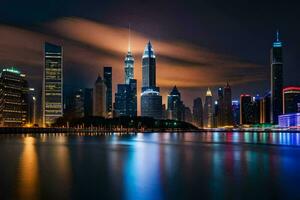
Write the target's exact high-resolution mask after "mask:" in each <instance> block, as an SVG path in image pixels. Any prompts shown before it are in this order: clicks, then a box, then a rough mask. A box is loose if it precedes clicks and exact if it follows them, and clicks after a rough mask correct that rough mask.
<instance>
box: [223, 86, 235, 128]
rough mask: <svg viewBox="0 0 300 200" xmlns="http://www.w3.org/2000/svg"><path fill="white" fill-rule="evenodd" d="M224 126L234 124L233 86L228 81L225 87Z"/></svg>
mask: <svg viewBox="0 0 300 200" xmlns="http://www.w3.org/2000/svg"><path fill="white" fill-rule="evenodd" d="M222 107H223V108H222V110H223V112H222V113H223V126H232V125H233V123H232V98H231V87H230V85H229V84H228V82H227V85H226V86H225V87H224V100H223V106H222Z"/></svg>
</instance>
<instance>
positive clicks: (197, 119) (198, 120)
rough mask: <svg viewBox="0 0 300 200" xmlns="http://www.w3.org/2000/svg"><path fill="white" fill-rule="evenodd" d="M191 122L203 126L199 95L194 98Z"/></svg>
mask: <svg viewBox="0 0 300 200" xmlns="http://www.w3.org/2000/svg"><path fill="white" fill-rule="evenodd" d="M193 123H194V125H196V126H198V127H203V105H202V99H201V98H200V97H198V98H196V99H194V104H193Z"/></svg>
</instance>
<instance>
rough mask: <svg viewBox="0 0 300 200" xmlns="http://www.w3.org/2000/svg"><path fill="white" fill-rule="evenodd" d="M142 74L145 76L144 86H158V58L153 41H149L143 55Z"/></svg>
mask: <svg viewBox="0 0 300 200" xmlns="http://www.w3.org/2000/svg"><path fill="white" fill-rule="evenodd" d="M142 73H143V74H142V76H143V83H142V87H143V88H147V89H148V88H152V89H153V88H155V87H156V59H155V54H154V50H153V47H152V44H151V42H150V41H149V42H148V44H147V45H146V47H145V49H144V54H143V57H142Z"/></svg>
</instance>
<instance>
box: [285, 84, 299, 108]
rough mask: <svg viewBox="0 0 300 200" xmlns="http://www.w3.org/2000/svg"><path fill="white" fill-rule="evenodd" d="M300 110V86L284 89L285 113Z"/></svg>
mask: <svg viewBox="0 0 300 200" xmlns="http://www.w3.org/2000/svg"><path fill="white" fill-rule="evenodd" d="M299 112H300V87H286V88H284V89H283V114H291V113H299Z"/></svg>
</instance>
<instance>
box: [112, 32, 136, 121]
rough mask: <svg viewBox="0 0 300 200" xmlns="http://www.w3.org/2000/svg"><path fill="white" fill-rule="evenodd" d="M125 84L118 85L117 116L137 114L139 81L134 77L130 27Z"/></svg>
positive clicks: (115, 107)
mask: <svg viewBox="0 0 300 200" xmlns="http://www.w3.org/2000/svg"><path fill="white" fill-rule="evenodd" d="M124 63H125V67H124V69H125V73H124V75H125V76H124V82H125V84H118V85H117V92H116V93H115V104H114V109H115V115H116V116H130V117H134V116H137V81H136V79H134V58H133V56H132V54H131V44H130V29H129V40H128V52H127V55H126V57H125V61H124Z"/></svg>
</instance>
